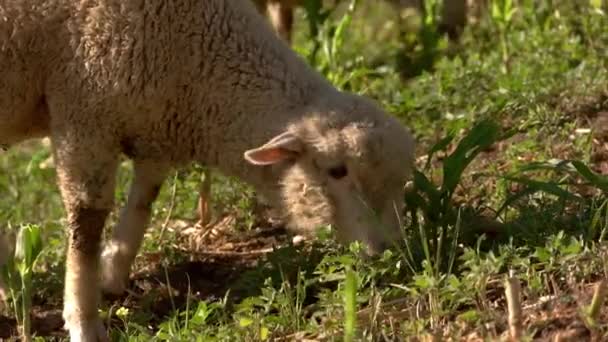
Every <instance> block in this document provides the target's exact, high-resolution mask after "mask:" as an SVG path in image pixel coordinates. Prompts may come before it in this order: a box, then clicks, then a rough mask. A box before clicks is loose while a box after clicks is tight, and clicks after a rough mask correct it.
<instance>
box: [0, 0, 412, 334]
mask: <svg viewBox="0 0 608 342" xmlns="http://www.w3.org/2000/svg"><path fill="white" fill-rule="evenodd" d="M0 13H1V15H2V17H3V20H2V21H0V43H1V44H0V145H3V146H10V145H14V144H17V143H19V142H21V141H23V140H26V139H30V138H39V137H44V136H49V137H50V139H51V142H52V152H53V158H54V162H55V166H56V169H57V178H58V185H59V188H60V191H61V195H62V199H63V204H64V207H65V210H66V214H67V229H68V248H67V261H66V275H65V285H64V287H65V289H64V310H63V317H64V319H65V324H66V328H67V329H68V331H69V334H70V337H71V340H72V341H100V340H107V335H106V333H105V329H104V327H103V323H102V322H101V320H100V319H99V317H98V314H97V308H98V305H99V298H100V287H103V288H104V289H105V290H106V291H109V292H120V291H122V290H123V289H124V286H125V280H126V279H127V278H128V276H129V270H130V267H131V263H132V262H133V259H134V257H135V255H136V253H137V250H138V249H139V245H140V243H141V240H142V238H143V234H144V230H145V228H146V226H147V224H148V221H149V217H150V206H151V204H152V202H153V201H154V200H155V198H156V196H157V194H158V191H159V188H160V186H161V184H162V182H163V181H164V179H165V176H166V175H167V173H168V172H169V171H170V170H171V169H172V168H175V167H183V166H186V165H188V164H189V163H191V162H199V163H201V164H203V165H207V166H209V167H212V168H216V169H218V170H220V171H221V172H224V173H226V174H228V175H233V176H236V177H239V178H240V179H242V180H243V181H245V182H248V183H249V184H251V185H252V186H254V187H255V188H256V189H257V191H258V192H259V193H261V194H262V195H263V196H264V198H266V199H268V200H269V201H271V202H272V203H273V205H274V206H276V207H277V208H279V209H280V210H281V211H282V212H283V213H284V215H285V217H286V219H287V221H288V222H289V225H290V227H291V228H293V229H294V230H297V231H302V232H304V233H306V232H308V233H310V232H312V231H314V230H315V229H316V228H317V227H318V226H319V225H324V224H329V225H332V226H333V227H335V229H336V235H337V237H338V239H339V240H340V241H341V242H344V243H347V242H350V241H361V242H362V243H363V244H364V245H365V246H366V248H367V250H368V252H369V253H370V254H373V253H377V252H379V251H382V250H383V249H385V248H386V247H388V246H389V245H390V244H392V243H395V242H396V241H397V239H398V237H399V234H400V224H399V220H398V213H399V212H400V203H402V196H403V193H404V183H405V181H406V180H407V179H408V178H409V177H411V172H412V168H413V160H414V148H415V142H414V138H413V136H412V134H411V132H410V130H409V129H407V128H406V127H404V126H403V125H401V124H400V123H399V121H398V120H397V119H396V118H394V117H391V116H390V115H387V114H386V113H385V112H384V111H383V110H382V109H381V107H380V106H379V105H378V104H376V103H375V102H374V101H372V100H369V99H366V98H364V97H362V96H360V95H357V94H353V93H347V92H342V91H339V90H337V89H335V88H334V87H333V86H332V85H331V84H330V83H329V82H328V81H327V80H325V79H324V78H323V77H322V76H321V75H319V74H318V73H316V72H315V71H313V70H312V69H311V68H310V67H309V66H308V65H307V64H306V63H305V62H304V61H303V60H302V59H301V58H300V57H299V56H298V55H297V54H296V53H295V52H293V51H292V50H291V49H290V48H289V46H288V45H287V44H286V43H285V42H284V41H283V40H281V39H279V38H278V37H276V35H275V34H274V32H273V30H272V28H271V27H270V26H269V25H268V24H267V23H266V20H265V19H264V18H263V17H262V16H261V15H260V14H259V13H257V11H256V9H255V7H254V6H253V4H252V3H250V2H247V1H242V0H206V1H200V0H174V1H171V2H167V1H163V0H146V1H117V0H86V1H85V0H22V1H8V0H0ZM121 154H124V155H126V156H128V157H129V158H130V159H132V160H133V163H134V172H135V177H134V181H133V183H132V185H131V189H130V193H129V198H128V201H127V204H126V206H125V208H124V209H123V211H122V213H121V216H120V218H119V222H118V224H117V226H116V227H115V229H114V230H113V234H112V237H111V241H110V242H109V243H108V245H107V247H106V248H105V250H104V251H103V258H102V259H101V260H100V254H101V245H100V242H101V236H102V232H103V229H104V225H105V220H106V218H107V216H108V213H109V212H110V210H111V209H112V206H113V197H114V186H115V175H116V169H117V164H118V163H119V160H120V155H121ZM100 261H101V263H100ZM100 264H101V267H100ZM100 273H101V275H102V276H101V286H100V281H99V274H100Z"/></svg>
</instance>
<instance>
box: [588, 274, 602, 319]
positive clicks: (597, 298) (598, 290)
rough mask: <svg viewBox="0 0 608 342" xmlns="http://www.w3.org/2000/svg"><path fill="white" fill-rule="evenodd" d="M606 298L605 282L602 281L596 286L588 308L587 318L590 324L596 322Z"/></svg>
mask: <svg viewBox="0 0 608 342" xmlns="http://www.w3.org/2000/svg"><path fill="white" fill-rule="evenodd" d="M605 297H606V280H605V279H602V280H601V281H600V282H599V283H598V284H597V285H596V286H595V292H594V293H593V299H592V300H591V305H590V306H589V311H588V314H587V315H588V316H587V318H588V319H589V321H590V322H592V323H594V322H596V321H597V317H598V315H599V314H600V309H601V308H602V305H603V303H604V298H605Z"/></svg>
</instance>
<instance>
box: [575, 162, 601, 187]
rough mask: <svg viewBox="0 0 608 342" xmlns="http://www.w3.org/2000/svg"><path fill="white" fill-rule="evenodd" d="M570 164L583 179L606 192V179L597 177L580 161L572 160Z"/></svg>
mask: <svg viewBox="0 0 608 342" xmlns="http://www.w3.org/2000/svg"><path fill="white" fill-rule="evenodd" d="M571 163H572V166H574V168H575V169H576V171H578V173H579V174H580V175H581V176H582V177H583V178H585V179H586V180H587V181H589V182H590V183H591V184H593V185H595V186H596V187H598V188H600V189H602V191H604V192H608V177H604V176H601V175H598V174H597V173H595V172H593V171H591V169H590V168H589V167H588V166H587V165H585V164H583V163H582V162H580V161H577V160H573V161H571Z"/></svg>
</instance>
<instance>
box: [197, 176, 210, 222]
mask: <svg viewBox="0 0 608 342" xmlns="http://www.w3.org/2000/svg"><path fill="white" fill-rule="evenodd" d="M210 195H211V170H209V169H205V170H203V172H201V184H200V187H199V190H198V207H197V209H198V219H199V224H200V225H201V227H205V226H206V225H207V224H209V222H210V221H211V211H210V209H209V196H210Z"/></svg>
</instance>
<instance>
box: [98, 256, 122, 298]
mask: <svg viewBox="0 0 608 342" xmlns="http://www.w3.org/2000/svg"><path fill="white" fill-rule="evenodd" d="M117 253H118V248H115V247H114V246H112V245H109V246H107V247H106V248H105V249H104V251H103V253H102V254H101V290H102V291H103V292H105V293H108V294H113V295H121V294H123V293H124V292H125V290H126V289H127V282H128V281H129V273H128V272H124V271H123V268H124V267H121V266H124V265H119V263H118V262H117V260H118V259H119V256H118V254H117Z"/></svg>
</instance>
